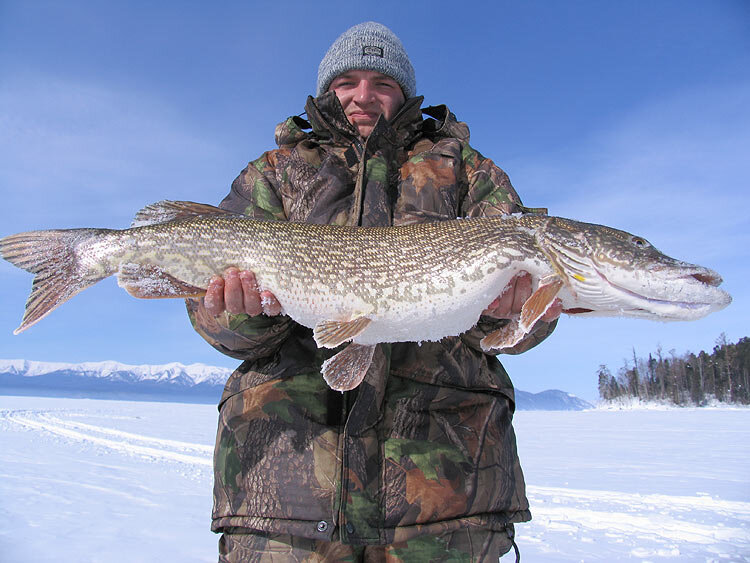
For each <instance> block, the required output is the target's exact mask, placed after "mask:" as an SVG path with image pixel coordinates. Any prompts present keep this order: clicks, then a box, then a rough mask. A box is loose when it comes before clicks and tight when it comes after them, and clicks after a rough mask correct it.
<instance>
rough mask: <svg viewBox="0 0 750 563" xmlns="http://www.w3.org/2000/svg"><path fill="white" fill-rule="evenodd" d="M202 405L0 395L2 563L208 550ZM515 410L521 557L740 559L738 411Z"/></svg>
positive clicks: (183, 557)
mask: <svg viewBox="0 0 750 563" xmlns="http://www.w3.org/2000/svg"><path fill="white" fill-rule="evenodd" d="M216 416H217V413H216V408H215V407H214V406H213V405H197V404H182V403H154V402H131V401H107V400H93V399H56V398H39V397H10V396H0V561H2V562H3V563H17V562H19V563H20V562H26V561H34V562H56V563H58V562H76V563H79V562H100V561H101V562H107V563H111V562H123V563H125V562H127V563H131V562H158V563H169V562H172V561H175V562H177V561H179V562H185V563H188V562H197V561H215V560H216V541H217V539H218V536H215V535H214V534H212V533H211V532H210V531H209V519H210V513H211V455H212V450H213V438H214V429H215V424H216ZM515 420H516V422H515V426H516V431H517V433H518V442H519V453H520V455H521V462H522V466H523V468H524V471H525V473H526V480H527V485H528V494H529V499H530V501H531V510H532V513H533V515H534V520H533V521H532V522H531V523H529V524H523V525H519V526H517V541H518V543H519V547H520V549H521V555H522V561H524V562H525V563H528V562H537V561H540V562H557V561H653V562H657V561H673V562H680V563H681V562H683V561H701V562H703V561H750V409H683V410H626V411H605V410H592V411H582V412H553V411H521V412H518V413H516V418H515ZM512 559H513V558H512V557H511V555H508V556H506V557H504V558H503V559H502V561H503V562H506V561H512Z"/></svg>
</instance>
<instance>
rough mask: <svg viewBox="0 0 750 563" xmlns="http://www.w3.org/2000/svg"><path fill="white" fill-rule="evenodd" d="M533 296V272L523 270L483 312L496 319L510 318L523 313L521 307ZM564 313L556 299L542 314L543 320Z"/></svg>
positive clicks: (545, 320)
mask: <svg viewBox="0 0 750 563" xmlns="http://www.w3.org/2000/svg"><path fill="white" fill-rule="evenodd" d="M529 297H531V274H529V273H528V272H521V273H519V274H517V275H516V276H515V277H514V278H513V279H512V280H510V283H509V284H508V285H507V286H506V287H505V289H504V290H503V292H502V293H501V294H500V297H498V298H497V299H495V300H494V301H493V302H492V303H490V306H489V307H487V308H486V309H485V310H484V311H483V312H482V314H483V315H487V316H489V317H494V318H496V319H509V318H511V317H513V316H515V315H519V314H521V307H523V304H524V303H525V302H526V300H527V299H528V298H529ZM561 314H562V303H561V302H560V300H559V299H555V302H554V303H552V306H551V307H550V308H549V309H547V312H546V313H544V315H542V318H541V320H543V321H544V322H548V323H549V322H552V321H554V320H555V319H556V318H558V317H559V316H560V315H561Z"/></svg>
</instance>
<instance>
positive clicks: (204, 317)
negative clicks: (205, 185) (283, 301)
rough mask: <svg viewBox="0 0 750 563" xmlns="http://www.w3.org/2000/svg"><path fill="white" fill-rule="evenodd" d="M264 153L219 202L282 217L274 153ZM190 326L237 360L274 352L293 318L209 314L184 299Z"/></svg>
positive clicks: (248, 212) (259, 215) (200, 301)
mask: <svg viewBox="0 0 750 563" xmlns="http://www.w3.org/2000/svg"><path fill="white" fill-rule="evenodd" d="M277 152H278V151H271V152H267V153H264V154H263V155H262V156H261V157H260V158H259V159H257V160H255V161H253V162H251V163H250V164H248V166H247V168H245V169H244V170H243V171H242V172H240V175H239V176H237V178H236V179H235V180H234V182H232V188H231V190H230V192H229V194H228V195H227V196H226V197H225V198H224V200H223V201H222V202H221V204H220V205H219V206H220V207H222V208H224V209H229V210H231V211H236V212H238V213H243V214H245V215H248V216H250V217H253V218H255V219H263V220H286V215H285V213H284V209H283V206H282V204H281V198H280V197H279V192H278V189H277V186H278V182H277V179H276V156H277V155H276V153H277ZM186 305H187V311H188V316H189V318H190V322H191V323H192V325H193V328H194V329H195V330H196V332H198V334H200V335H201V336H202V337H203V338H204V339H205V340H206V341H207V342H208V343H209V344H211V346H213V347H214V348H216V349H217V350H219V351H220V352H221V353H223V354H226V355H227V356H231V357H233V358H237V359H241V360H251V361H252V360H256V359H258V358H262V357H265V356H269V355H271V354H273V353H275V352H276V351H277V350H278V348H279V347H280V346H281V344H282V343H283V342H284V340H285V339H286V338H287V337H288V335H289V333H290V331H291V328H292V325H293V321H292V320H291V319H290V318H289V317H287V316H285V315H280V316H278V317H267V316H265V315H258V316H256V317H250V316H249V315H245V314H239V315H232V314H229V313H226V312H224V313H223V314H221V315H219V316H218V317H213V316H211V315H209V314H208V313H207V312H206V309H205V307H204V306H203V299H202V298H201V299H187V300H186Z"/></svg>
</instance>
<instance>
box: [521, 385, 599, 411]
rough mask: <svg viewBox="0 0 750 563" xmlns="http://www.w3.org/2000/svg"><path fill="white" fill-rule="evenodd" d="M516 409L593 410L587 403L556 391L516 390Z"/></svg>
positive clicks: (592, 406)
mask: <svg viewBox="0 0 750 563" xmlns="http://www.w3.org/2000/svg"><path fill="white" fill-rule="evenodd" d="M516 408H517V409H518V410H522V411H582V410H584V409H593V408H594V405H592V404H591V403H589V402H588V401H584V400H583V399H581V398H579V397H576V396H575V395H571V394H570V393H566V392H565V391H559V390H557V389H549V390H547V391H542V392H541V393H529V392H527V391H520V390H518V389H516Z"/></svg>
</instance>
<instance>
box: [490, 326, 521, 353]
mask: <svg viewBox="0 0 750 563" xmlns="http://www.w3.org/2000/svg"><path fill="white" fill-rule="evenodd" d="M524 336H526V331H524V330H523V329H521V327H520V326H519V324H518V319H510V320H509V321H508V323H507V324H506V325H504V326H502V327H501V328H499V329H497V330H495V331H492V332H491V333H489V334H488V335H487V336H485V337H484V338H482V340H480V341H479V345H480V346H481V347H482V350H484V351H485V352H489V351H491V350H502V349H504V348H512V347H513V346H515V345H516V344H518V343H519V342H520V341H521V340H522V339H523V337H524Z"/></svg>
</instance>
